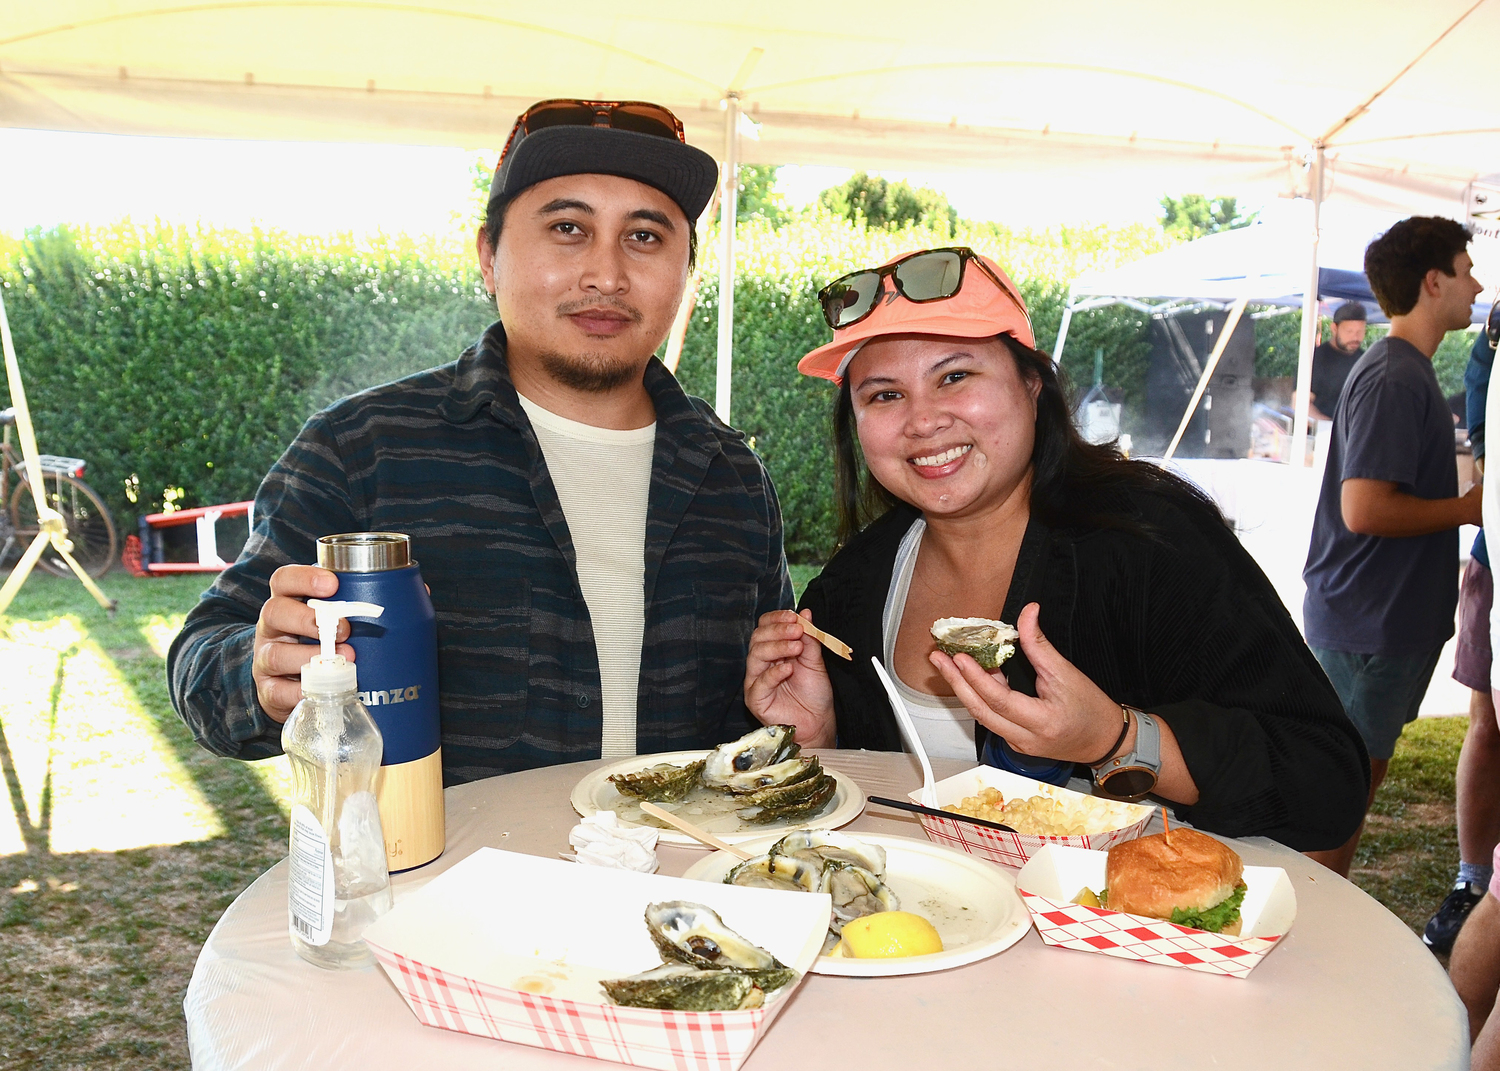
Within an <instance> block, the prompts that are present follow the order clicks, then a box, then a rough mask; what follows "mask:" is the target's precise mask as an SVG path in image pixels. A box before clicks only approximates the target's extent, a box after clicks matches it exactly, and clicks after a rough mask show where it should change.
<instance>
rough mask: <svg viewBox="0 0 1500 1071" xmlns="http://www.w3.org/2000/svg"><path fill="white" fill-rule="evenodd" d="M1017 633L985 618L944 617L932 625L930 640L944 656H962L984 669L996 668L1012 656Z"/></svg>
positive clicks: (1018, 635)
mask: <svg viewBox="0 0 1500 1071" xmlns="http://www.w3.org/2000/svg"><path fill="white" fill-rule="evenodd" d="M1020 637H1021V634H1020V633H1019V632H1017V631H1016V630H1015V629H1014V628H1012V627H1011V626H1010V625H1007V624H1006V623H1005V622H1004V621H992V620H990V619H989V618H987V617H944V618H942V619H940V620H937V621H934V622H933V623H932V638H933V639H934V640H935V641H937V647H938V650H939V651H942V652H943V653H944V654H947V655H956V654H966V655H968V656H969V657H970V658H972V659H974V661H976V662H978V663H979V664H980V665H981V666H983V667H984V668H985V669H999V668H1000V666H1001V665H1002V664H1003V663H1004V662H1005V660H1006V659H1007V658H1009V657H1010V656H1011V655H1013V654H1015V653H1016V641H1017V640H1018V639H1020Z"/></svg>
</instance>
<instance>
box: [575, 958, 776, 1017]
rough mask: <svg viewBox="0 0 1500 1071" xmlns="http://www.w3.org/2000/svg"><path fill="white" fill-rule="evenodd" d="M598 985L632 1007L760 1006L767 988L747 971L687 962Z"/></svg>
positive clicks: (717, 1008)
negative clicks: (721, 969) (705, 966)
mask: <svg viewBox="0 0 1500 1071" xmlns="http://www.w3.org/2000/svg"><path fill="white" fill-rule="evenodd" d="M795 973H796V972H795V971H794V972H793V974H795ZM599 984H600V985H601V986H603V987H604V992H605V993H607V994H609V999H610V1000H612V1001H614V1002H615V1003H616V1004H624V1005H627V1006H629V1007H633V1008H667V1009H671V1010H673V1011H743V1010H745V1009H748V1008H758V1007H760V1006H761V1004H762V1003H763V1002H764V1000H765V991H764V990H763V989H761V988H760V986H758V985H756V984H755V979H754V978H752V977H751V976H750V975H748V974H742V973H740V972H739V971H705V970H702V969H700V968H698V967H689V966H688V965H687V964H686V963H663V964H662V965H661V966H660V967H653V968H652V969H651V970H649V971H642V972H641V973H640V974H632V975H631V976H630V977H628V978H609V979H606V980H604V981H602V982H600V983H599Z"/></svg>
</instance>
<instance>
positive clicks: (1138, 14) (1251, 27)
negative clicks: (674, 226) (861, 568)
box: [0, 0, 1500, 456]
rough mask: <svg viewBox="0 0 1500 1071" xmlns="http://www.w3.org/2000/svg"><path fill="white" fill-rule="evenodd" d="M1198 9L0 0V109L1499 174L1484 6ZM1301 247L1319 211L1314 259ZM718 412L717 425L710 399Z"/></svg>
mask: <svg viewBox="0 0 1500 1071" xmlns="http://www.w3.org/2000/svg"><path fill="white" fill-rule="evenodd" d="M1212 14H1213V23H1212V25H1208V24H1206V22H1205V19H1204V9H1203V8H1202V7H1201V6H1200V5H1196V4H1192V3H1189V2H1188V0H1141V2H1139V3H1134V4H1118V3H1112V2H1106V0H1079V2H1077V3H1072V4H1067V5H1061V6H1059V5H1044V4H1035V3H1033V4H1025V5H1022V4H1017V3H1013V2H998V3H997V2H994V0H961V2H953V3H949V4H948V5H945V6H944V7H942V8H939V9H924V8H913V7H912V6H911V5H909V4H895V3H891V2H889V0H868V2H866V3H864V4H862V5H859V6H858V7H857V8H849V7H847V6H845V7H835V8H827V7H824V8H809V7H808V6H807V5H806V4H805V3H793V2H789V0H765V2H763V3H760V4H757V5H755V6H754V7H753V8H750V9H736V10H734V11H730V10H728V9H714V8H708V7H704V6H703V5H702V4H700V3H696V2H689V0H655V2H653V3H650V4H648V5H639V6H637V7H635V8H633V9H630V10H625V9H622V8H621V6H620V5H618V4H614V3H610V4H606V3H602V2H599V0H578V2H575V3H572V4H568V5H537V4H534V3H521V2H518V0H440V2H428V3H423V2H418V0H410V2H389V0H387V2H369V0H219V2H215V0H48V2H47V3H37V2H35V0H0V125H6V126H21V127H37V128H46V129H57V130H80V131H103V132H111V133H129V134H159V135H185V136H213V137H242V138H267V139H279V140H288V139H316V140H351V141H398V142H408V143H419V144H462V145H481V144H490V145H494V144H498V143H500V142H502V141H503V140H504V138H505V136H506V134H507V132H508V130H509V128H510V125H511V122H512V121H513V119H514V117H515V115H516V114H517V113H518V112H519V111H520V110H521V109H522V108H524V107H525V106H526V105H527V104H528V103H530V102H531V101H534V100H537V99H539V98H544V97H550V96H594V97H600V98H612V99H619V98H644V99H649V100H657V101H661V102H662V103H665V104H668V105H669V106H671V107H673V108H674V110H677V111H678V113H679V114H680V115H682V117H683V119H684V120H685V122H686V124H687V128H688V133H689V139H690V140H691V141H693V142H694V143H696V144H700V145H702V146H704V147H705V148H708V149H710V150H711V151H715V152H716V153H718V155H719V156H720V158H721V159H722V158H724V157H726V156H730V157H732V156H733V155H734V154H735V152H736V144H735V143H736V142H737V141H738V136H737V132H738V131H739V129H740V123H739V121H738V119H737V116H736V114H735V113H736V112H737V111H738V110H739V109H741V108H743V110H744V111H745V113H746V114H747V115H748V116H749V117H750V118H751V119H752V120H753V121H754V122H755V123H756V124H758V128H759V137H758V140H755V141H747V142H745V143H744V144H743V145H742V146H738V152H739V158H740V159H741V160H742V161H743V162H747V163H757V162H765V163H822V164H843V165H847V166H857V167H865V168H872V169H876V168H896V169H903V168H904V169H920V170H924V171H935V170H936V171H941V170H957V169H990V170H995V171H1004V172H1008V173H1011V174H1054V173H1057V172H1059V171H1068V172H1072V173H1075V174H1076V173H1093V174H1097V175H1098V176H1099V181H1100V183H1101V184H1105V183H1109V182H1111V181H1121V180H1122V179H1123V178H1124V177H1126V176H1130V175H1134V176H1140V175H1143V174H1146V175H1152V176H1160V179H1159V181H1160V184H1161V185H1162V187H1163V188H1164V189H1165V188H1167V187H1170V188H1172V189H1173V190H1192V189H1196V190H1201V191H1205V192H1212V193H1221V192H1222V193H1236V194H1240V195H1242V196H1255V195H1271V194H1278V193H1281V194H1301V195H1303V196H1309V197H1311V198H1312V199H1313V202H1314V204H1315V205H1317V204H1320V203H1321V202H1323V201H1325V200H1328V201H1346V202H1350V203H1356V204H1363V205H1366V206H1370V207H1375V208H1381V209H1385V210H1388V211H1394V212H1399V213H1407V212H1412V211H1440V212H1447V213H1451V214H1457V215H1462V214H1463V213H1464V212H1465V210H1466V208H1467V206H1468V204H1469V202H1470V200H1471V199H1472V198H1474V197H1475V196H1478V195H1482V194H1483V191H1480V193H1479V194H1476V192H1475V188H1474V183H1475V180H1476V179H1477V178H1478V177H1479V176H1482V175H1490V174H1495V173H1500V93H1497V92H1496V91H1495V90H1496V89H1497V88H1500V73H1497V70H1496V65H1495V63H1494V61H1493V42H1494V41H1496V40H1500V0H1477V2H1476V0H1432V2H1430V3H1427V4H1424V5H1411V4H1408V3H1398V2H1396V0H1368V2H1364V3H1359V4H1355V3H1352V2H1350V0H1327V2H1325V3H1322V4H1319V5H1317V6H1315V7H1314V8H1311V9H1309V7H1308V5H1306V4H1304V3H1293V2H1291V0H1269V2H1258V3H1249V2H1245V0H1226V2H1225V3H1222V4H1219V5H1217V6H1216V7H1215V8H1213V10H1212ZM726 111H727V112H728V115H727V116H726V115H725V112H726ZM726 134H727V135H728V137H727V138H726ZM726 142H727V144H726ZM100 164H101V167H100V172H101V181H105V182H107V181H108V161H101V162H100ZM7 165H8V166H24V162H13V161H7ZM723 202H724V205H725V208H726V211H727V212H730V213H732V211H733V208H732V206H733V204H734V198H733V197H729V198H723ZM1314 219H1316V213H1314ZM725 235H726V255H725V258H724V261H725V266H726V271H732V266H733V253H732V245H731V244H730V243H732V239H733V228H732V227H727V228H725ZM1316 236H1317V230H1316V223H1315V222H1314V224H1313V226H1312V227H1310V228H1309V229H1308V232H1307V234H1306V236H1305V238H1306V247H1307V249H1308V252H1309V254H1310V258H1311V256H1315V250H1316V248H1317V237H1316ZM1310 270H1313V271H1315V270H1316V268H1315V262H1314V265H1313V266H1312V267H1311V269H1310ZM724 292H725V295H726V297H730V296H731V295H732V289H731V288H727V287H726V288H725V291H724ZM729 304H730V303H729V301H726V302H724V303H723V307H722V308H721V312H722V313H724V314H725V315H726V317H727V315H728V313H729V311H730V310H729V308H728V306H729ZM1313 319H1314V318H1311V317H1309V318H1308V320H1309V323H1311V321H1312V320H1313ZM728 324H729V321H728V320H727V318H726V321H725V324H724V325H723V328H722V329H721V332H720V341H721V349H720V364H721V369H720V385H721V391H722V390H723V389H724V388H725V387H726V386H727V383H728V361H729V351H728V346H727V343H728V340H729V337H730V336H729V332H728ZM1310 329H1311V328H1309V330H1310ZM1310 343H1311V335H1310V334H1309V335H1308V336H1306V337H1305V338H1304V353H1303V358H1304V359H1303V370H1302V371H1303V379H1304V380H1305V378H1306V375H1307V373H1308V371H1309V363H1308V362H1309V357H1310V352H1311V344H1310ZM1302 386H1303V388H1304V389H1303V393H1304V395H1305V393H1306V389H1305V388H1306V383H1305V382H1303V383H1302ZM719 404H720V409H721V412H722V413H723V415H724V416H725V417H727V416H728V415H729V414H728V408H729V405H728V396H727V393H721V395H720V399H719ZM1299 426H1300V423H1299ZM1298 456H1300V454H1299V455H1298Z"/></svg>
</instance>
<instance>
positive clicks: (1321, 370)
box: [1307, 301, 1365, 420]
mask: <svg viewBox="0 0 1500 1071" xmlns="http://www.w3.org/2000/svg"><path fill="white" fill-rule="evenodd" d="M1364 347H1365V307H1364V306H1363V305H1361V304H1360V303H1359V302H1357V301H1346V302H1344V303H1343V304H1342V305H1340V306H1339V307H1338V308H1336V309H1334V310H1333V327H1332V328H1331V329H1330V330H1329V333H1328V341H1327V342H1324V343H1322V344H1320V345H1319V346H1318V348H1317V349H1315V350H1313V359H1312V398H1311V400H1310V403H1309V405H1308V407H1307V414H1308V416H1310V417H1312V418H1313V419H1314V420H1332V419H1333V414H1334V411H1335V410H1336V409H1337V408H1338V405H1339V396H1340V395H1342V394H1343V393H1344V382H1345V380H1347V379H1348V378H1349V373H1350V372H1352V371H1354V366H1355V364H1356V363H1357V362H1358V361H1359V359H1360V357H1361V356H1363V355H1364V352H1365V348H1364Z"/></svg>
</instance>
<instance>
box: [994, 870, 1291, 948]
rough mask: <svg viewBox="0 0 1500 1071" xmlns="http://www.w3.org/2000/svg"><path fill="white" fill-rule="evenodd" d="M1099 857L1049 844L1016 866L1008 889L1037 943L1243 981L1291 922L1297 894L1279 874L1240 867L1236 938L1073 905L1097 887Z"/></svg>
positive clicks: (1100, 877) (1101, 879) (1101, 875)
mask: <svg viewBox="0 0 1500 1071" xmlns="http://www.w3.org/2000/svg"><path fill="white" fill-rule="evenodd" d="M1106 856H1107V853H1106V852H1092V851H1087V850H1085V849H1082V848H1063V847H1058V846H1056V845H1049V846H1047V847H1046V848H1043V849H1042V850H1041V851H1039V852H1037V853H1036V855H1034V856H1033V857H1032V858H1031V861H1030V862H1028V863H1027V864H1026V865H1025V866H1024V867H1022V868H1021V873H1020V874H1018V875H1016V886H1017V888H1019V889H1020V890H1021V898H1022V899H1023V900H1025V901H1026V907H1027V910H1029V911H1030V912H1031V921H1032V922H1034V923H1035V924H1036V929H1037V932H1038V933H1039V934H1041V936H1042V940H1043V941H1045V942H1047V943H1048V944H1049V945H1057V946H1058V947H1060V948H1072V949H1077V950H1078V951H1080V952H1102V953H1103V954H1104V955H1106V956H1115V957H1117V958H1119V959H1133V960H1139V961H1140V962H1142V963H1160V964H1162V965H1163V966H1166V967H1186V968H1187V969H1188V970H1191V971H1202V972H1203V973H1205V974H1220V975H1225V976H1227V977H1230V978H1244V977H1246V976H1248V975H1249V973H1250V972H1251V971H1252V970H1254V969H1255V966H1256V964H1258V963H1259V962H1260V961H1261V960H1263V959H1265V957H1266V954H1267V953H1269V952H1270V951H1271V949H1273V948H1275V947H1276V943H1277V942H1278V941H1280V940H1281V939H1282V938H1283V937H1285V936H1286V934H1287V931H1288V930H1290V929H1291V928H1292V921H1293V920H1294V919H1295V918H1296V917H1297V897H1296V894H1295V893H1293V892H1292V883H1291V880H1290V879H1289V878H1288V877H1287V876H1286V871H1285V870H1282V869H1281V868H1280V867H1268V866H1247V867H1246V868H1245V902H1244V903H1243V904H1242V905H1241V906H1240V918H1241V920H1242V922H1241V925H1240V936H1238V937H1229V936H1226V935H1224V934H1219V933H1207V932H1205V931H1203V930H1194V929H1189V928H1188V927H1186V926H1178V925H1176V924H1175V923H1171V922H1163V921H1162V920H1161V919H1149V918H1145V917H1144V916H1141V915H1127V914H1125V913H1124V912H1123V911H1107V910H1105V909H1104V908H1099V907H1084V906H1083V905H1082V904H1075V903H1073V902H1072V901H1073V898H1074V897H1075V896H1077V895H1078V893H1079V890H1081V889H1083V888H1085V887H1087V888H1090V889H1092V890H1094V892H1095V893H1096V894H1097V893H1098V892H1099V890H1100V889H1102V888H1104V884H1105V883H1104V862H1105V858H1106Z"/></svg>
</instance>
